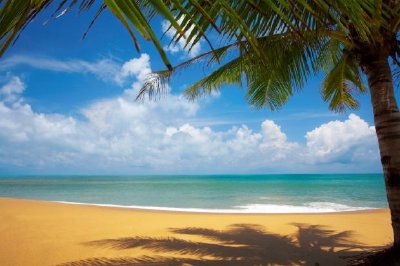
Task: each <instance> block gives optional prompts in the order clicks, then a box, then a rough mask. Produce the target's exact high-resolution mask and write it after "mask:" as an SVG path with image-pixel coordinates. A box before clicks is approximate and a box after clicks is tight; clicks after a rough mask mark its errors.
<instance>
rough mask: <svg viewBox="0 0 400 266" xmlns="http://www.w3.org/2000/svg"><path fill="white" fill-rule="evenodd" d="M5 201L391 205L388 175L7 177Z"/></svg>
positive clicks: (2, 191)
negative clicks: (386, 176)
mask: <svg viewBox="0 0 400 266" xmlns="http://www.w3.org/2000/svg"><path fill="white" fill-rule="evenodd" d="M0 197H12V198H26V199H39V200H48V201H62V202H70V203H85V204H96V205H112V206H123V207H135V208H144V209H159V210H175V211H198V212H228V213H294V212H300V213H303V212H334V211H350V210H364V209H373V208H386V207H387V203H386V196H385V189H384V183H383V177H382V174H320V175H212V176H210V175H206V176H201V175H198V176H194V175H191V176H184V175H180V176H34V177H22V176H21V177H7V176H3V177H0Z"/></svg>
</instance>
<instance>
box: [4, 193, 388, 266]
mask: <svg viewBox="0 0 400 266" xmlns="http://www.w3.org/2000/svg"><path fill="white" fill-rule="evenodd" d="M0 235H1V237H2V241H0V265H3V266H5V265H255V264H256V265H345V264H346V263H345V260H344V259H343V258H344V257H348V256H354V255H356V254H358V253H359V252H361V251H366V250H369V249H371V248H372V249H373V248H380V247H383V246H385V245H387V244H389V243H390V242H391V241H392V235H391V226H390V218H389V212H388V210H387V209H379V210H373V211H360V212H345V213H329V214H206V213H179V212H165V211H146V210H137V209H124V208H112V207H99V206H86V205H69V204H62V203H54V202H45V201H34V200H21V199H10V198H0ZM316 263H318V264H316Z"/></svg>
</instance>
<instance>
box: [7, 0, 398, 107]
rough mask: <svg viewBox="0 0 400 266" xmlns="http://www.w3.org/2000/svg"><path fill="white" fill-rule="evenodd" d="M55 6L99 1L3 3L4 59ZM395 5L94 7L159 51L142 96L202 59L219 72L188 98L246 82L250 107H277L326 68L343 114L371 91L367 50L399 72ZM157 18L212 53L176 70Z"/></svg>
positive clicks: (332, 97) (328, 92) (330, 95)
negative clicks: (216, 37)
mask: <svg viewBox="0 0 400 266" xmlns="http://www.w3.org/2000/svg"><path fill="white" fill-rule="evenodd" d="M53 2H55V3H56V4H57V6H56V8H55V11H54V17H55V16H60V15H63V14H65V13H66V12H68V11H69V10H71V9H73V8H74V7H77V8H79V9H80V11H85V10H88V9H90V8H91V7H93V6H94V4H95V1H93V0H83V1H67V0H63V1H48V0H36V1H33V0H32V1H3V0H2V1H0V3H1V4H2V9H1V12H0V18H1V25H2V26H1V27H0V36H1V50H0V54H3V53H4V51H5V50H6V49H7V47H9V45H10V44H12V42H13V41H15V40H16V39H17V37H18V34H19V33H20V32H21V30H22V29H23V28H24V27H25V26H26V25H27V23H29V22H30V21H31V20H32V19H34V18H35V16H36V15H37V14H38V13H39V12H40V11H42V10H43V9H45V8H49V7H53V8H54V3H53ZM396 2H397V1H372V0H371V1H346V0H340V1H325V0H316V1H306V0H303V1H287V0H285V1H283V0H275V1H254V0H252V1H197V0H195V1H111V0H105V1H104V3H103V4H102V5H101V6H100V7H97V6H96V8H98V11H97V13H96V15H95V17H94V20H95V19H96V18H97V16H99V15H100V14H101V13H102V11H103V10H104V9H105V8H108V9H110V11H111V12H112V13H113V14H114V15H115V16H116V17H117V18H118V19H119V20H120V21H121V23H122V24H123V25H124V26H125V27H126V28H127V30H128V31H129V34H130V35H131V37H132V40H133V42H134V45H135V47H136V49H139V43H138V38H137V35H138V34H140V35H141V36H142V37H144V38H145V39H147V40H151V41H152V42H153V43H154V45H155V46H156V48H157V50H158V51H159V53H160V55H161V58H162V60H163V61H164V63H165V65H166V66H167V68H168V70H167V71H160V72H158V73H154V75H153V76H152V77H151V78H150V79H149V82H148V83H147V84H146V86H145V87H144V88H143V90H142V92H141V95H140V96H142V97H143V96H144V95H145V94H146V93H148V95H150V96H152V95H157V94H159V93H160V92H161V91H162V89H163V87H164V85H165V81H167V80H168V78H169V77H170V76H171V74H173V73H174V71H176V70H178V69H180V68H183V67H184V66H187V65H188V64H191V63H194V62H198V61H200V60H203V61H205V63H206V64H208V65H210V66H211V65H214V64H217V66H218V67H217V68H216V70H215V71H214V72H212V73H210V74H209V75H208V76H206V77H204V78H203V79H202V80H200V81H198V82H196V83H195V84H193V85H192V86H190V87H189V88H188V89H187V91H186V93H187V95H188V96H189V97H190V98H195V97H197V96H199V95H202V94H209V93H211V92H212V91H214V90H217V89H219V88H220V87H221V86H223V85H224V84H238V85H242V83H243V81H245V84H246V87H247V88H248V92H247V97H248V100H249V102H250V103H251V104H253V105H255V106H257V107H263V106H268V107H270V108H271V109H276V108H280V107H281V106H282V105H283V104H284V103H285V102H286V101H287V100H288V98H289V96H290V95H292V93H293V91H294V90H296V89H300V88H302V87H303V85H304V84H305V83H306V81H307V79H308V78H309V77H310V76H311V75H313V74H315V73H318V72H320V71H323V72H324V73H326V76H325V80H324V83H323V90H322V97H323V98H324V100H326V101H328V102H329V104H330V108H331V109H334V110H338V111H342V110H343V109H344V108H345V107H348V108H356V107H357V106H358V103H357V100H356V99H355V97H354V95H355V94H357V93H360V92H361V93H362V92H365V90H366V89H365V86H364V85H363V82H362V79H361V76H360V70H361V69H360V68H359V63H360V61H361V58H362V57H363V56H364V55H365V53H366V47H368V49H371V47H381V46H382V43H386V44H389V45H386V46H387V47H385V48H386V49H387V50H388V53H389V54H390V56H391V57H392V59H393V62H394V64H393V67H394V72H395V73H397V75H398V73H399V70H398V69H399V60H398V59H399V49H400V48H399V47H400V46H399V41H398V40H397V39H396V38H397V35H398V34H397V33H398V30H399V25H400V15H399V14H400V10H399V9H400V5H398V4H396ZM51 4H53V5H51ZM155 15H161V16H163V17H164V18H165V19H167V20H168V21H169V22H170V23H171V27H173V28H174V30H176V34H175V38H174V40H173V41H175V42H177V41H179V40H180V39H181V38H185V39H186V41H187V45H188V46H189V47H192V46H193V45H195V44H196V43H197V42H199V41H200V39H201V38H204V39H206V40H207V42H208V43H209V46H210V52H208V53H205V54H202V55H200V56H197V57H196V58H193V59H192V60H190V61H188V62H184V63H182V64H180V65H178V66H175V67H172V66H171V63H170V62H169V60H168V58H167V56H166V54H165V52H164V50H163V48H162V46H161V44H160V41H159V36H156V35H155V33H154V32H153V29H152V28H151V26H150V23H149V20H151V18H152V17H154V16H155ZM94 20H93V22H94ZM92 25H93V23H91V25H89V28H90V27H91V26H92ZM212 31H215V32H217V33H219V34H220V36H221V37H220V38H221V43H222V45H221V46H220V47H217V48H214V47H213V44H212V43H211V42H210V41H209V40H208V39H207V34H210V32H212ZM221 62H222V64H219V63H221ZM243 78H244V80H243Z"/></svg>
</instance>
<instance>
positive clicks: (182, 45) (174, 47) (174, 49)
mask: <svg viewBox="0 0 400 266" xmlns="http://www.w3.org/2000/svg"><path fill="white" fill-rule="evenodd" d="M182 20H183V18H181V19H180V20H179V21H178V22H179V23H181V22H182ZM170 26H171V24H170V23H169V21H166V20H164V21H162V23H161V28H162V31H163V32H165V35H166V36H168V37H169V38H170V39H173V38H174V36H175V34H176V30H175V29H174V28H173V27H171V28H170ZM192 30H193V26H192V27H191V28H189V30H187V31H186V33H185V36H189V35H190V32H191V31H192ZM164 49H165V50H166V51H169V52H170V53H172V54H175V53H178V52H184V53H186V54H187V55H188V56H189V57H195V56H197V55H199V54H200V51H201V42H197V43H196V44H194V45H193V42H192V41H191V42H190V43H189V44H187V43H186V40H185V38H183V37H182V38H181V39H179V41H178V42H176V43H175V42H173V43H171V44H170V45H168V46H165V47H164Z"/></svg>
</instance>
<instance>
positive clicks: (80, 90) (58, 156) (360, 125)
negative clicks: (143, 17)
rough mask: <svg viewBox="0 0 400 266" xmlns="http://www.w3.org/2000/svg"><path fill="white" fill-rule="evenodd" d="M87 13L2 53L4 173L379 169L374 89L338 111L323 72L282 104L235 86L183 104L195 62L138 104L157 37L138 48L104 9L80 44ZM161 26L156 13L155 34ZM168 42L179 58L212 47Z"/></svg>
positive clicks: (155, 59)
mask: <svg viewBox="0 0 400 266" xmlns="http://www.w3.org/2000/svg"><path fill="white" fill-rule="evenodd" d="M92 15H93V14H91V13H89V14H88V13H84V14H82V15H81V16H78V15H77V14H76V12H72V13H70V14H68V15H65V16H62V17H60V18H58V19H55V20H53V21H50V22H49V23H47V24H46V25H43V23H44V22H45V21H46V20H47V19H48V18H49V16H50V13H47V14H42V15H41V16H39V17H38V18H36V19H35V21H34V22H33V23H31V24H30V25H29V26H28V27H27V28H26V29H25V30H24V32H23V33H22V34H21V36H20V38H19V39H18V41H17V42H16V44H15V45H14V46H13V47H11V48H10V49H9V50H8V51H7V53H6V54H5V56H4V57H3V58H1V59H0V71H1V72H0V73H1V74H0V113H1V114H0V150H1V151H0V173H2V174H175V173H180V174H196V173H200V174H201V173H320V172H321V173H325V172H380V171H381V166H380V163H379V156H378V148H377V143H376V136H375V132H374V128H373V116H372V110H371V104H370V99H369V95H360V96H359V97H358V99H359V100H360V103H361V107H360V109H358V110H356V111H347V112H346V113H343V114H336V113H333V112H331V111H329V110H328V104H326V103H325V102H323V100H322V99H321V96H320V87H321V85H320V84H321V80H322V75H319V76H316V77H312V78H311V79H310V81H309V82H308V84H307V85H306V86H305V88H303V90H302V91H300V92H299V93H296V94H295V95H294V96H293V97H292V98H291V99H290V100H289V102H288V103H287V104H286V105H285V106H284V108H283V109H282V110H279V111H274V112H272V111H270V110H267V109H262V110H256V109H254V108H252V107H249V106H248V104H247V102H246V100H245V98H244V94H245V88H243V89H240V88H237V87H231V86H226V87H224V88H223V89H222V90H221V92H220V94H216V95H213V96H210V97H208V98H203V99H200V100H198V101H195V102H187V101H186V100H185V99H184V98H182V97H181V96H180V93H181V92H182V90H183V89H184V88H185V86H186V85H188V84H191V83H192V82H193V81H195V80H197V79H198V78H200V77H201V75H202V73H204V72H206V71H207V70H206V69H203V67H201V66H199V67H194V68H193V69H191V70H187V71H184V72H182V73H181V74H179V75H177V76H176V77H174V79H173V80H172V83H171V85H170V93H169V95H168V96H167V97H165V98H162V99H160V100H159V101H157V102H144V103H138V102H135V101H134V97H135V96H136V93H137V89H138V88H139V87H140V86H141V84H142V83H143V81H144V79H145V76H146V75H147V74H148V73H149V72H150V71H151V70H158V69H163V68H164V65H163V63H162V62H161V60H160V58H159V56H158V54H157V53H156V51H155V49H154V47H153V45H152V44H151V43H150V42H146V41H144V40H141V42H140V45H141V51H140V53H138V52H136V50H135V49H134V47H133V43H132V40H131V39H130V37H129V35H128V33H127V32H126V30H125V29H124V28H123V27H122V26H121V25H120V24H119V22H118V21H117V20H116V19H115V18H114V17H112V16H111V15H110V14H109V13H108V12H105V13H104V14H103V15H102V16H101V17H100V18H99V19H98V21H97V22H96V24H95V25H94V27H93V28H92V30H91V31H90V32H89V35H88V36H87V38H86V39H85V40H82V35H83V33H84V32H85V30H86V28H87V25H88V24H89V22H90V20H91V18H92ZM162 24H163V22H162V21H161V20H155V21H153V26H154V27H155V28H156V29H157V30H158V32H159V33H160V34H161V33H162ZM168 41H169V39H168V35H167V36H166V37H165V44H168ZM167 50H168V55H169V57H170V59H171V60H172V61H173V62H174V63H178V62H180V61H182V60H184V59H187V58H189V57H190V56H193V55H194V54H197V53H200V52H201V51H206V50H207V46H206V44H205V43H204V42H201V43H200V44H199V45H197V46H196V47H195V49H194V50H193V51H192V52H191V53H190V54H188V52H187V51H185V50H184V49H183V47H181V46H180V45H179V44H178V45H177V46H174V47H169V48H167ZM397 94H398V91H397Z"/></svg>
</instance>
